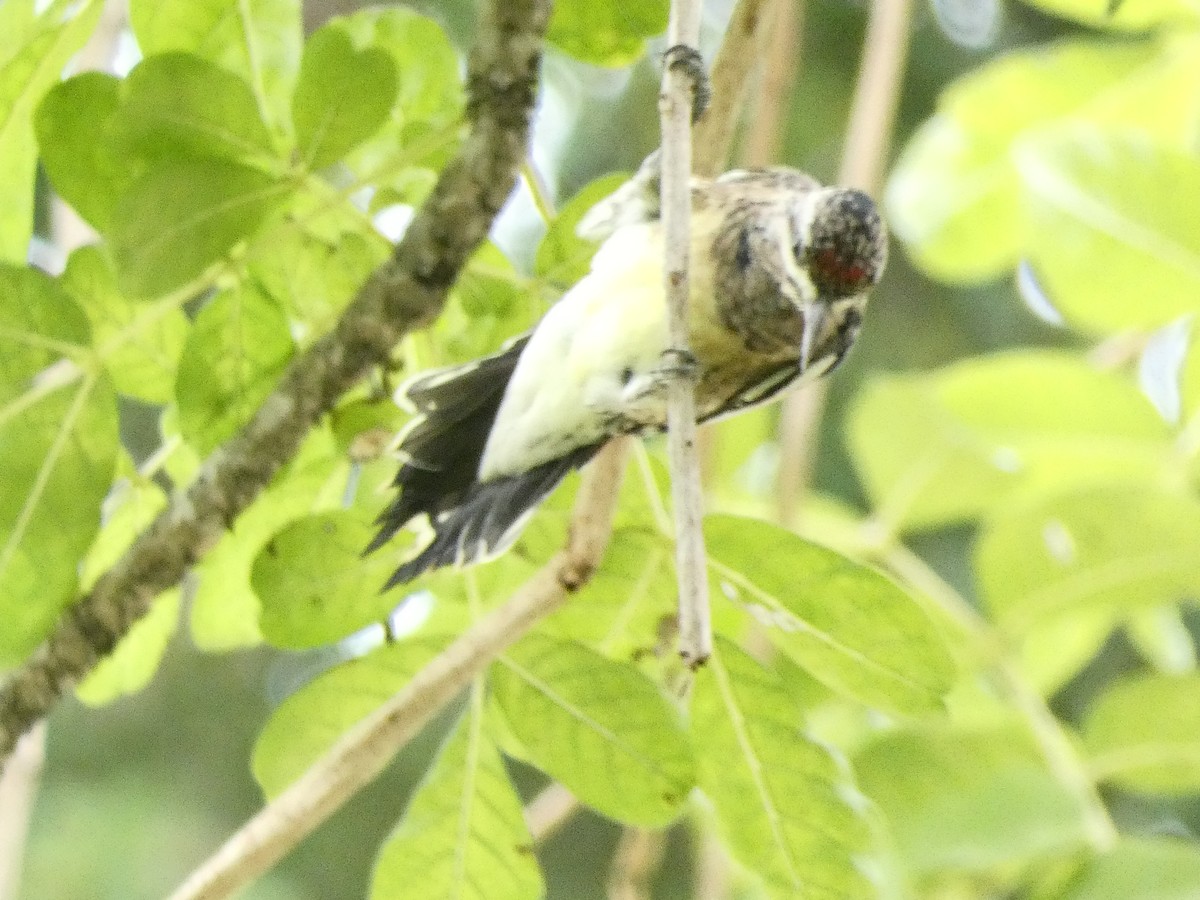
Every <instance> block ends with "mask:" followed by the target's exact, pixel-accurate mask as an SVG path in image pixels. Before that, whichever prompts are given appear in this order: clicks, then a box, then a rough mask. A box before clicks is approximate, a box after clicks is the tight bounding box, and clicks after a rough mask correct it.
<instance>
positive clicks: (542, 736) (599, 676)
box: [492, 635, 695, 826]
mask: <svg viewBox="0 0 1200 900" xmlns="http://www.w3.org/2000/svg"><path fill="white" fill-rule="evenodd" d="M492 689H493V695H494V697H495V699H496V702H497V703H498V704H499V707H500V709H501V710H502V711H503V712H504V715H505V718H506V720H507V722H508V725H509V727H510V729H511V730H512V732H513V734H514V735H515V736H516V738H517V739H518V740H519V741H520V742H521V743H522V744H523V746H524V749H525V751H526V752H527V753H528V755H529V762H530V763H531V764H533V765H535V766H537V767H538V768H539V769H541V770H542V771H544V772H546V773H547V774H548V775H550V776H551V777H552V778H554V779H556V780H558V781H561V782H562V783H563V784H564V785H566V787H567V788H568V789H569V790H570V791H571V793H573V794H574V795H575V796H576V797H578V798H579V800H580V801H581V802H583V803H586V804H587V805H588V806H591V807H592V808H594V809H596V810H598V811H599V812H601V813H603V814H604V815H606V816H609V817H610V818H613V819H616V820H618V821H621V822H627V823H630V824H636V825H643V826H661V825H665V824H667V823H668V822H670V821H671V820H672V819H674V818H675V817H676V816H677V815H678V814H679V810H680V808H681V807H682V805H683V803H684V801H685V800H687V794H688V791H689V790H691V788H692V785H693V784H694V783H695V772H694V767H693V762H692V755H691V752H690V748H689V747H688V744H687V737H686V734H685V732H684V730H683V726H682V724H681V722H680V719H679V716H678V714H677V713H676V712H675V711H674V710H673V709H672V708H671V706H670V705H669V704H668V703H667V701H666V700H665V699H664V698H663V697H662V695H661V694H660V693H659V692H658V689H657V688H656V687H655V686H654V684H653V683H652V682H651V681H650V680H649V679H647V678H646V677H645V676H644V675H642V673H641V672H639V671H638V670H637V669H635V668H634V667H633V666H630V665H626V664H623V663H618V662H614V661H613V660H610V659H608V658H607V657H604V656H601V655H600V654H598V653H596V652H595V651H594V650H589V649H588V648H586V647H584V646H583V645H582V644H577V643H574V642H572V641H564V640H560V639H557V638H551V637H547V636H545V635H530V636H528V637H526V638H524V639H523V640H522V641H520V642H519V643H518V644H517V645H516V646H515V647H514V648H513V649H512V650H511V651H510V652H509V653H507V654H505V655H504V656H502V657H500V659H499V661H498V664H497V665H495V666H493V668H492Z"/></svg>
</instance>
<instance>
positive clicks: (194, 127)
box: [114, 53, 274, 164]
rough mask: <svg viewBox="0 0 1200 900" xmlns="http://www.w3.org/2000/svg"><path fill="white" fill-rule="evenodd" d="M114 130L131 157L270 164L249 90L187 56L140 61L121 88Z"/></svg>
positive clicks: (265, 137)
mask: <svg viewBox="0 0 1200 900" xmlns="http://www.w3.org/2000/svg"><path fill="white" fill-rule="evenodd" d="M122 101H123V102H122V104H121V108H120V110H119V112H118V113H117V115H116V119H115V123H114V127H115V128H116V130H117V137H118V139H119V140H121V141H122V142H123V144H124V145H125V146H127V147H129V148H130V149H131V150H133V151H134V152H136V153H139V154H141V155H143V156H147V157H151V158H153V157H158V156H217V157H221V158H224V159H232V160H243V161H247V160H248V161H256V160H265V161H266V162H267V163H268V164H269V163H271V162H272V161H273V156H274V153H273V150H274V148H273V146H272V142H271V135H270V134H269V133H268V132H267V127H266V125H264V124H263V120H262V118H261V117H260V114H259V109H258V106H257V104H256V103H255V98H254V94H253V93H251V91H250V86H249V85H248V84H246V82H245V81H244V80H242V79H241V78H239V77H238V76H237V75H235V74H233V73H232V72H230V71H228V70H227V69H223V68H221V67H220V66H218V65H216V64H215V63H212V62H209V61H208V60H206V59H204V58H202V57H199V56H193V55H192V54H189V53H164V54H161V55H158V56H152V57H150V58H149V59H146V60H143V61H142V62H141V63H140V64H139V65H138V66H137V68H135V69H134V70H133V71H132V72H130V73H129V76H128V77H127V78H126V79H125V82H124V84H123V86H122Z"/></svg>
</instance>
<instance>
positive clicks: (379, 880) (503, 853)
mask: <svg viewBox="0 0 1200 900" xmlns="http://www.w3.org/2000/svg"><path fill="white" fill-rule="evenodd" d="M481 690H482V689H481V688H480V687H477V688H476V689H475V694H474V696H473V698H472V703H471V705H470V708H469V709H468V710H467V714H466V716H465V717H464V718H463V720H462V721H460V722H459V723H458V726H457V727H456V728H455V729H454V731H453V732H451V734H450V736H449V737H448V738H447V739H446V743H445V744H444V745H443V747H442V749H441V752H440V753H438V756H437V759H436V760H434V763H433V767H432V768H431V769H430V770H429V772H428V773H427V774H426V776H425V780H424V781H423V782H422V783H421V786H420V787H419V788H417V791H416V793H415V794H413V797H412V799H411V800H410V801H409V804H408V809H407V810H406V811H405V813H404V818H403V819H401V820H400V824H399V825H398V826H397V827H396V830H395V832H393V834H392V835H391V837H389V838H388V839H387V841H386V842H385V843H384V844H383V846H382V847H381V848H380V850H379V858H378V859H377V861H376V863H375V874H374V877H373V879H372V881H373V883H372V885H371V898H372V900H400V898H404V900H422V898H430V900H433V898H446V897H454V898H456V900H537V898H539V897H541V896H542V895H543V890H544V887H543V885H542V877H541V872H540V871H539V870H538V864H537V859H536V857H535V856H534V855H533V839H532V838H531V837H530V835H529V829H528V827H526V825H525V817H524V816H523V815H522V811H521V798H520V797H518V796H517V792H516V791H515V790H514V789H513V786H512V784H510V783H509V780H508V773H507V772H505V770H504V761H503V760H502V759H501V758H500V753H499V751H498V750H497V749H496V747H495V745H494V744H493V743H492V741H491V740H490V739H489V738H488V736H487V735H485V734H484V733H483V724H484V722H483V719H484V715H483V710H482V699H481V697H480V696H479V695H480V693H481Z"/></svg>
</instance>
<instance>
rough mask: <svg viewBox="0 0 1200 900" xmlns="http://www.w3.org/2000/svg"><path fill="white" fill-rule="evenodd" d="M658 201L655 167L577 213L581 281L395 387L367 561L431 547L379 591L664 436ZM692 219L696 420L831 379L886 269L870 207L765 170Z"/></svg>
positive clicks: (490, 544) (665, 361)
mask: <svg viewBox="0 0 1200 900" xmlns="http://www.w3.org/2000/svg"><path fill="white" fill-rule="evenodd" d="M657 192H658V184H657V160H656V158H655V157H652V158H651V159H650V160H648V161H647V163H646V164H645V165H644V166H643V167H642V169H641V170H640V171H639V172H638V174H637V175H636V176H635V177H634V178H633V179H632V180H631V181H630V182H629V183H627V184H626V185H624V186H623V187H622V188H620V189H619V190H618V191H617V192H616V193H614V194H613V195H612V196H611V197H609V198H607V199H606V200H604V201H601V203H600V204H598V205H597V206H596V207H595V208H594V209H593V210H592V211H591V212H589V214H588V215H587V216H585V217H584V219H583V221H582V222H581V224H580V233H581V234H583V235H584V236H585V237H589V238H593V239H597V240H601V239H602V240H603V244H602V245H601V247H600V249H599V250H598V251H597V253H596V256H595V259H594V260H593V262H592V267H591V271H590V272H589V273H588V274H587V275H586V276H585V277H584V278H583V279H582V280H580V281H579V283H578V284H576V285H575V286H574V287H573V288H571V290H569V291H568V292H567V293H566V294H565V295H564V296H563V298H562V299H561V300H559V302H558V303H557V304H555V305H554V307H552V308H551V309H550V311H549V312H547V313H546V315H545V316H544V317H543V318H542V320H541V321H540V322H539V323H538V324H537V326H536V327H535V328H534V329H533V331H532V332H530V333H529V334H527V335H523V336H522V337H520V338H517V339H516V340H515V341H513V342H511V343H510V344H509V345H508V346H506V347H505V348H504V349H503V350H501V351H500V352H499V353H497V354H495V355H494V356H489V357H486V358H484V359H481V360H478V361H475V362H472V363H468V364H466V365H462V366H458V367H455V368H450V369H445V370H440V371H436V372H432V373H429V374H426V375H422V376H420V377H418V378H416V379H415V380H414V381H412V382H411V383H410V384H409V385H408V386H407V388H406V389H405V396H406V397H407V399H408V402H409V403H411V404H412V406H413V407H414V408H415V409H416V411H417V412H418V413H419V416H418V417H417V418H416V419H415V420H414V422H413V423H412V425H411V426H410V427H409V428H408V430H407V431H406V432H405V433H404V434H403V435H402V436H401V440H400V450H401V453H402V456H403V457H404V462H403V464H402V465H401V467H400V472H399V474H398V475H397V476H396V480H395V486H396V487H397V488H399V490H400V493H399V495H398V496H397V497H396V499H395V501H394V502H393V503H392V504H391V505H390V506H389V507H388V508H387V509H386V510H385V511H384V513H383V514H382V515H381V516H380V518H379V525H380V530H379V534H378V535H377V536H376V538H375V540H374V541H372V542H371V545H370V547H368V550H374V549H376V548H377V547H379V546H381V545H382V544H384V543H386V542H387V540H388V539H389V538H390V537H391V536H392V535H394V534H395V533H396V532H397V531H398V530H399V529H400V528H403V527H404V526H405V525H406V524H407V523H408V522H409V521H411V520H412V519H414V518H416V517H418V516H422V515H424V516H427V517H428V520H429V522H430V524H431V525H432V526H433V531H434V537H433V539H432V541H431V542H430V543H429V544H428V545H426V546H425V548H424V549H422V550H421V551H420V552H419V553H418V554H417V555H416V556H415V557H414V558H412V559H411V560H409V561H408V562H406V563H404V565H402V566H401V567H400V568H399V569H398V570H397V571H396V573H395V575H393V576H392V578H391V580H390V581H389V582H388V587H391V586H393V585H396V584H400V583H403V582H405V581H408V580H410V579H412V578H414V577H416V576H417V575H419V574H421V573H422V572H424V571H426V570H427V569H431V568H436V567H438V566H444V565H451V564H465V563H470V562H475V561H478V560H482V559H486V558H488V557H490V556H494V555H495V554H497V553H499V552H501V551H502V550H504V549H505V548H506V547H507V546H508V545H509V544H511V543H512V541H513V540H514V539H515V538H516V536H517V534H519V532H520V530H521V527H522V526H523V525H524V523H525V521H526V520H527V519H528V516H529V515H530V514H531V513H532V511H533V510H534V509H535V508H536V506H537V505H538V504H539V503H540V502H541V501H542V500H543V499H545V497H546V496H547V495H548V494H549V493H550V492H551V491H552V490H553V489H554V488H555V486H556V485H557V484H558V483H559V482H560V481H561V480H562V479H563V477H564V476H565V475H566V474H567V473H568V472H570V471H571V470H572V469H576V468H578V467H580V466H582V465H584V464H585V463H586V462H587V461H588V460H589V459H591V457H592V456H593V455H594V454H595V453H596V451H597V450H599V448H600V447H601V446H602V445H603V444H604V443H605V442H606V441H607V440H608V439H609V438H611V437H613V436H614V435H617V434H625V433H634V432H642V431H657V430H662V429H663V428H665V426H666V386H667V384H668V383H669V381H670V377H671V375H670V371H671V365H672V362H671V355H670V354H668V353H667V352H666V351H667V350H668V349H669V347H668V341H667V314H666V303H665V297H664V290H663V277H662V258H663V248H662V238H663V235H662V224H661V221H660V217H659V207H658V196H657ZM692 210H693V212H692V239H691V240H692V246H691V272H690V275H691V295H690V296H691V299H690V304H689V321H690V333H689V342H690V349H691V353H692V355H693V356H694V357H695V360H696V379H697V380H696V405H697V413H698V416H699V419H700V420H701V421H704V420H709V419H713V418H717V417H719V416H723V415H727V414H730V413H733V412H737V411H738V410H741V409H745V408H747V407H751V406H756V405H758V404H760V403H763V402H765V401H767V400H770V399H771V398H773V397H775V396H776V395H777V394H779V392H780V391H782V390H784V389H785V388H787V387H789V386H791V385H793V384H794V383H795V382H796V381H797V380H798V379H799V378H801V377H805V378H812V377H820V376H822V375H825V374H827V373H828V372H829V371H831V370H832V369H833V368H834V367H835V366H837V365H838V363H840V362H841V360H842V358H843V357H844V356H845V354H846V353H847V351H848V350H849V349H850V347H851V345H852V344H853V343H854V340H855V337H856V336H857V334H858V329H859V325H860V323H861V321H862V310H863V307H864V306H865V304H866V300H867V293H868V292H869V290H870V289H871V287H872V286H874V285H875V283H876V282H877V281H878V280H879V277H880V275H881V274H882V272H883V267H884V264H885V261H886V253H887V238H886V232H885V229H884V226H883V222H882V221H881V219H880V217H879V214H878V212H877V211H876V208H875V204H874V203H873V202H872V201H871V199H870V198H869V197H868V196H867V195H866V194H864V193H862V192H861V191H856V190H850V189H845V188H825V187H821V186H820V185H819V184H818V183H817V182H816V181H814V180H813V179H812V178H810V177H809V176H807V175H805V174H803V173H801V172H797V171H794V170H791V169H782V168H775V169H760V170H753V171H738V172H729V173H727V174H725V175H722V176H721V177H720V178H717V179H715V180H707V179H695V180H694V181H693V184H692ZM674 365H675V366H677V365H678V361H677V360H676V361H675V362H674Z"/></svg>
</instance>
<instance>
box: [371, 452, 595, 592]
mask: <svg viewBox="0 0 1200 900" xmlns="http://www.w3.org/2000/svg"><path fill="white" fill-rule="evenodd" d="M599 449H600V445H599V444H595V445H593V446H590V447H579V448H577V449H575V450H572V451H571V452H570V453H568V454H567V455H566V456H563V457H562V458H560V459H554V460H551V461H550V462H547V463H543V464H542V465H540V466H536V467H534V468H532V469H530V470H529V471H528V472H522V473H520V474H518V475H509V476H506V477H504V478H495V479H492V480H491V481H485V482H482V483H480V482H475V483H474V484H472V485H471V487H470V488H469V489H468V490H467V492H466V494H465V495H464V496H463V497H462V498H461V499H459V501H458V502H457V504H456V505H455V506H454V507H453V508H451V509H448V510H447V511H446V512H445V513H443V514H442V515H441V516H436V517H434V516H431V517H430V521H431V522H432V524H433V528H434V537H433V540H432V541H431V542H430V543H429V545H428V546H427V547H425V549H424V550H422V551H421V552H420V553H418V554H417V555H416V556H415V557H413V558H412V559H410V560H409V561H408V562H406V563H404V564H403V565H402V566H400V568H398V569H397V570H396V571H395V573H394V574H393V575H392V577H391V578H390V579H388V582H387V584H386V585H385V586H384V590H388V589H389V588H391V587H394V586H395V585H397V584H403V583H404V582H406V581H411V580H412V579H413V578H416V577H417V576H418V575H420V574H421V573H422V572H424V571H426V570H428V569H436V568H438V567H439V566H448V565H463V564H466V563H473V562H479V561H481V560H485V559H489V558H491V557H493V556H496V555H498V554H500V553H502V552H503V551H504V550H506V549H507V548H508V547H509V545H510V544H512V542H513V541H514V540H516V538H517V535H518V534H520V533H521V529H522V528H524V527H525V523H526V522H527V521H528V520H529V517H530V515H532V514H533V511H534V509H536V508H537V506H538V504H539V503H541V502H542V501H543V500H544V499H546V497H547V496H548V495H549V494H550V492H551V491H553V490H554V489H555V488H556V487H557V486H558V483H559V482H560V481H562V480H563V478H565V477H566V476H567V474H568V473H569V472H571V471H573V470H574V469H578V468H579V467H580V466H582V465H584V464H585V463H587V462H588V460H590V459H591V458H592V456H594V455H595V453H596V451H597V450H599Z"/></svg>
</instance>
